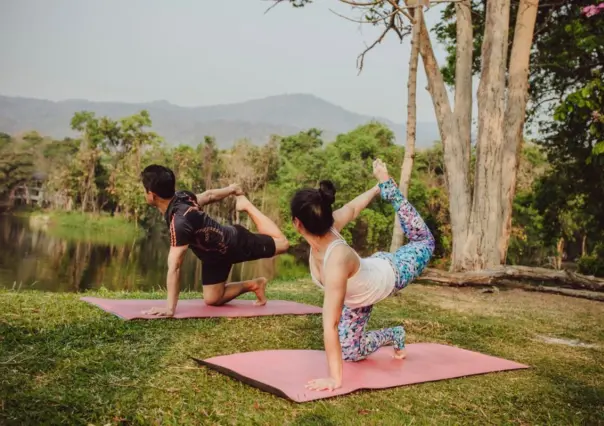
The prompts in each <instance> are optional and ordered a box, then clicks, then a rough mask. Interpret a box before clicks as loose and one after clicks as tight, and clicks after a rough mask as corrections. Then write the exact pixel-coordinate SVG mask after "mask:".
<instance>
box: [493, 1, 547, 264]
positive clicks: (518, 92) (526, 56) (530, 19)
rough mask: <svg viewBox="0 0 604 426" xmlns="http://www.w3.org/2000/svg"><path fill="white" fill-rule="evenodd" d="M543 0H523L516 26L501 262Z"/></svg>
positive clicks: (509, 225)
mask: <svg viewBox="0 0 604 426" xmlns="http://www.w3.org/2000/svg"><path fill="white" fill-rule="evenodd" d="M538 6H539V0H520V5H519V6H518V16H517V18H516V27H515V29H514V44H513V46H512V54H511V57H510V69H509V83H508V101H507V108H506V111H505V121H504V123H505V124H504V138H503V153H502V155H503V158H502V166H501V167H502V174H501V176H502V187H501V191H502V203H503V204H502V206H501V207H502V208H501V215H502V218H501V221H502V222H501V223H502V227H501V237H500V241H499V251H500V254H501V263H502V264H504V263H505V262H506V256H507V250H508V245H509V241H510V234H511V231H512V208H513V205H514V195H515V193H516V174H517V172H518V159H519V155H520V151H521V146H522V140H523V130H524V120H525V117H526V103H527V100H528V75H529V60H530V55H531V45H532V42H533V33H534V29H535V20H536V18H537V7H538Z"/></svg>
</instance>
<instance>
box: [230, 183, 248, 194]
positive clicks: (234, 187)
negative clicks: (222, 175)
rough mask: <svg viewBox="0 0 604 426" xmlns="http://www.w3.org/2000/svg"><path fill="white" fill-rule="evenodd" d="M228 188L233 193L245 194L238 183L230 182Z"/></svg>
mask: <svg viewBox="0 0 604 426" xmlns="http://www.w3.org/2000/svg"><path fill="white" fill-rule="evenodd" d="M229 188H230V189H231V191H232V193H233V195H243V194H245V192H243V189H241V186H240V185H239V184H238V183H232V184H230V185H229Z"/></svg>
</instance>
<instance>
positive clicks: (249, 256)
mask: <svg viewBox="0 0 604 426" xmlns="http://www.w3.org/2000/svg"><path fill="white" fill-rule="evenodd" d="M234 226H235V228H236V229H237V235H236V239H235V244H233V245H232V246H231V248H230V249H229V252H228V253H227V254H226V255H225V257H224V259H223V260H219V261H213V262H212V261H210V262H204V263H203V265H202V270H201V283H202V284H203V285H212V284H220V283H224V282H226V280H227V279H228V277H229V273H230V272H231V268H232V267H233V265H234V264H235V263H242V262H248V261H251V260H257V259H268V258H271V257H274V256H275V253H276V251H277V248H276V246H275V240H274V239H273V237H269V236H268V235H265V234H254V233H253V232H250V231H248V230H247V229H246V228H244V227H243V226H240V225H234Z"/></svg>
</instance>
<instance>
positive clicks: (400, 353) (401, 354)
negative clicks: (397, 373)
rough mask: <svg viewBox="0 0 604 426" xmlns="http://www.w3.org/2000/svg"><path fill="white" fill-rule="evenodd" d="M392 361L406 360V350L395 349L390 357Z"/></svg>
mask: <svg viewBox="0 0 604 426" xmlns="http://www.w3.org/2000/svg"><path fill="white" fill-rule="evenodd" d="M392 358H394V359H405V358H407V350H406V349H395V350H394V355H392Z"/></svg>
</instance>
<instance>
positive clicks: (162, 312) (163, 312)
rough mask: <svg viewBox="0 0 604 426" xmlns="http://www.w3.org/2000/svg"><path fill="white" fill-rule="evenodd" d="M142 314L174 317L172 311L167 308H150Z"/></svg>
mask: <svg viewBox="0 0 604 426" xmlns="http://www.w3.org/2000/svg"><path fill="white" fill-rule="evenodd" d="M143 314H145V315H157V316H164V317H171V316H172V315H174V312H173V311H172V309H168V308H151V309H149V310H148V311H143Z"/></svg>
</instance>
